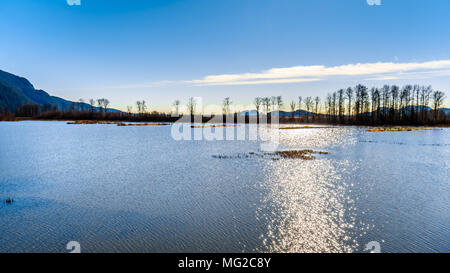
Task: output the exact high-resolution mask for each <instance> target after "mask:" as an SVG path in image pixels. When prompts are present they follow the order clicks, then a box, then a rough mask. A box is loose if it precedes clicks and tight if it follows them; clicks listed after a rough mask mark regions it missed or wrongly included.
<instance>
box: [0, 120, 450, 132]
mask: <svg viewBox="0 0 450 273" xmlns="http://www.w3.org/2000/svg"><path fill="white" fill-rule="evenodd" d="M210 119H211V118H209V120H210ZM209 120H207V121H205V120H203V121H201V122H189V121H178V120H175V121H174V120H166V121H161V120H158V121H152V120H146V121H141V120H123V119H115V120H114V119H112V120H110V119H88V120H86V119H41V118H21V117H20V118H19V117H18V118H15V119H14V120H0V122H21V121H60V122H67V124H71V125H92V124H116V125H119V126H132V125H133V124H139V125H172V124H173V123H175V122H181V123H190V124H211V125H212V124H214V125H218V124H221V125H223V126H226V127H229V126H232V125H236V124H259V123H256V122H248V121H244V122H236V121H235V122H223V123H221V122H212V123H209ZM267 124H268V125H271V124H270V123H267ZM277 124H278V125H283V126H289V127H287V128H280V129H292V130H295V129H323V128H336V127H369V128H370V127H372V128H426V127H431V128H450V124H420V125H419V124H336V123H321V122H292V121H291V122H289V121H284V122H283V121H280V122H279V123H277ZM214 127H218V126H214ZM195 128H197V126H195Z"/></svg>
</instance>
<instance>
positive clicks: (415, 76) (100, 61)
mask: <svg viewBox="0 0 450 273" xmlns="http://www.w3.org/2000/svg"><path fill="white" fill-rule="evenodd" d="M449 13H450V1H443V0H314V1H312V0H309V1H302V0H190V1H187V0H186V1H183V0H127V1H126V0H109V1H108V0H38V1H36V0H20V1H18V0H1V1H0V34H1V36H0V37H1V38H0V69H1V70H5V71H8V72H10V73H13V74H16V75H20V76H23V77H26V78H27V79H29V80H30V81H31V82H32V83H33V84H34V86H35V87H36V88H39V89H43V90H45V91H47V92H48V93H50V94H51V95H55V96H59V97H63V98H66V99H70V100H78V99H80V98H82V99H84V100H85V101H87V100H89V99H90V98H94V99H96V98H102V97H105V98H108V99H109V100H110V101H111V107H114V108H118V109H121V110H126V106H127V105H135V102H136V101H137V100H145V101H147V104H148V105H149V109H150V110H157V111H166V112H168V111H169V110H170V108H171V104H172V103H173V101H174V100H176V99H179V100H181V102H182V103H184V102H186V101H187V100H188V98H189V97H201V98H202V99H203V103H204V104H220V102H221V101H222V99H223V98H225V97H230V98H231V100H232V101H233V102H234V103H235V104H243V105H248V104H251V103H252V101H253V99H254V98H255V97H257V96H261V97H265V96H278V95H281V96H283V99H284V101H285V105H286V107H288V105H289V102H290V101H291V100H297V97H298V96H303V97H306V96H313V97H315V96H320V97H322V98H324V97H325V96H326V95H327V93H329V92H333V91H336V90H338V89H341V88H346V87H348V86H355V85H356V84H358V83H363V84H366V85H368V86H370V87H372V86H382V85H384V84H397V85H400V86H401V85H405V84H423V85H432V86H433V87H434V88H435V89H438V90H441V91H444V92H446V93H447V97H449V96H450V50H449V49H450V17H449V16H448V14H449ZM445 104H446V106H449V105H450V103H449V99H448V98H447V99H446V102H445Z"/></svg>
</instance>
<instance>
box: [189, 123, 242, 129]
mask: <svg viewBox="0 0 450 273" xmlns="http://www.w3.org/2000/svg"><path fill="white" fill-rule="evenodd" d="M216 127H219V128H220V127H237V125H229V124H219V125H191V128H216Z"/></svg>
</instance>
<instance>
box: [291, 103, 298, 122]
mask: <svg viewBox="0 0 450 273" xmlns="http://www.w3.org/2000/svg"><path fill="white" fill-rule="evenodd" d="M295 106H297V105H296V104H295V101H291V112H292V118H294V117H295Z"/></svg>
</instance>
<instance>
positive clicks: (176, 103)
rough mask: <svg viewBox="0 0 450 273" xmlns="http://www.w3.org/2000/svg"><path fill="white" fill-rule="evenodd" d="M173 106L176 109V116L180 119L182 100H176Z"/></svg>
mask: <svg viewBox="0 0 450 273" xmlns="http://www.w3.org/2000/svg"><path fill="white" fill-rule="evenodd" d="M173 106H174V107H175V116H176V117H178V116H179V115H180V100H175V101H174V102H173Z"/></svg>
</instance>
